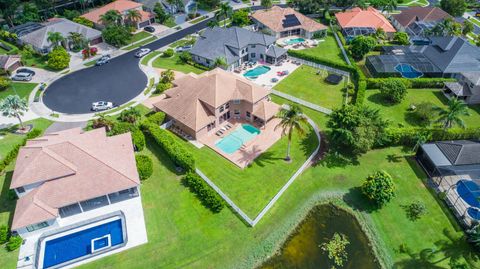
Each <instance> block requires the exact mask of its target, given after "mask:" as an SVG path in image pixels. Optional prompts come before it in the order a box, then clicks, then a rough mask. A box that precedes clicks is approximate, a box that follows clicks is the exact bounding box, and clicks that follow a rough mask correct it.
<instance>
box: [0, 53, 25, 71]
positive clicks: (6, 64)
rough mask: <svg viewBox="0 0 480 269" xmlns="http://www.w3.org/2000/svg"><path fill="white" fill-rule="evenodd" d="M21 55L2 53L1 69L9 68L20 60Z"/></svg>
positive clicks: (0, 58)
mask: <svg viewBox="0 0 480 269" xmlns="http://www.w3.org/2000/svg"><path fill="white" fill-rule="evenodd" d="M20 59H21V58H20V55H0V69H4V70H7V69H8V68H10V66H12V65H13V64H15V63H17V62H20Z"/></svg>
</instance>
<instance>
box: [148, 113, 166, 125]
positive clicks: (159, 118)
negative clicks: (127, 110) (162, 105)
mask: <svg viewBox="0 0 480 269" xmlns="http://www.w3.org/2000/svg"><path fill="white" fill-rule="evenodd" d="M147 119H148V120H149V121H150V122H153V123H155V124H157V125H161V124H162V123H163V121H164V120H165V113H163V112H161V111H159V112H155V113H152V114H150V115H147Z"/></svg>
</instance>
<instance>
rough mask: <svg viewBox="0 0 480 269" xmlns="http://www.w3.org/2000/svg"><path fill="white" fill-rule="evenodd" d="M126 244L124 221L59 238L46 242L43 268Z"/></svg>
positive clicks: (116, 221)
mask: <svg viewBox="0 0 480 269" xmlns="http://www.w3.org/2000/svg"><path fill="white" fill-rule="evenodd" d="M123 242H124V238H123V227H122V219H117V220H114V221H110V222H106V223H103V224H100V225H97V226H94V227H90V228H87V229H84V230H80V231H77V232H74V233H71V234H67V235H64V236H61V237H57V238H54V239H51V240H48V239H47V241H46V242H45V247H44V249H45V251H44V254H43V268H50V267H54V266H59V265H64V263H67V262H71V261H72V260H76V259H79V258H81V257H83V256H86V255H91V254H94V253H96V252H98V251H102V250H103V251H104V250H107V249H110V248H112V247H114V246H117V245H120V244H122V243H123Z"/></svg>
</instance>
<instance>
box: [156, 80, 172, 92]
mask: <svg viewBox="0 0 480 269" xmlns="http://www.w3.org/2000/svg"><path fill="white" fill-rule="evenodd" d="M172 86H173V85H172V83H170V82H167V83H163V82H159V83H158V84H157V86H155V91H154V92H153V93H155V94H161V93H163V92H164V91H166V90H168V89H170V88H171V87H172Z"/></svg>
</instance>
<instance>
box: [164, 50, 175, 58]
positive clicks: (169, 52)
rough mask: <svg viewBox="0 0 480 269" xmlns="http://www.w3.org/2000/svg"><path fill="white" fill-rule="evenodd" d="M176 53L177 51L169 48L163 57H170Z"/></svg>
mask: <svg viewBox="0 0 480 269" xmlns="http://www.w3.org/2000/svg"><path fill="white" fill-rule="evenodd" d="M173 54H175V51H174V50H173V49H172V48H168V49H167V50H166V51H164V52H163V55H162V56H163V57H165V58H170V57H172V56H173Z"/></svg>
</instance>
